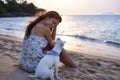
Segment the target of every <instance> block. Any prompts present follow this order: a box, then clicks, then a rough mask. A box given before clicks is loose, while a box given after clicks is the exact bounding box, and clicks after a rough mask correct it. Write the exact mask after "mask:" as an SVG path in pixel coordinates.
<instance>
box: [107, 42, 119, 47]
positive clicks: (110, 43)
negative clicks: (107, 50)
mask: <svg viewBox="0 0 120 80" xmlns="http://www.w3.org/2000/svg"><path fill="white" fill-rule="evenodd" d="M105 43H106V44H108V45H111V46H116V47H119V48H120V43H119V42H114V41H105Z"/></svg>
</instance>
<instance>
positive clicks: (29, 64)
mask: <svg viewBox="0 0 120 80" xmlns="http://www.w3.org/2000/svg"><path fill="white" fill-rule="evenodd" d="M61 21H62V18H61V16H60V15H59V14H58V13H57V12H56V11H49V12H45V13H44V14H42V15H41V16H39V17H38V18H37V19H36V20H34V21H33V22H32V23H30V24H29V25H28V26H27V29H26V32H25V36H24V40H23V45H22V51H21V56H20V58H19V65H20V67H21V68H22V69H23V70H25V71H28V72H34V71H35V69H36V66H37V64H38V63H39V61H40V60H41V59H42V58H43V56H44V55H45V54H46V53H45V52H46V51H48V50H50V49H52V48H53V46H54V44H53V40H54V39H55V36H56V28H57V25H58V24H59V23H60V22H61ZM60 61H61V62H63V63H64V64H65V66H67V67H71V68H74V67H76V65H75V64H74V63H73V61H72V60H71V58H70V55H69V54H68V53H66V51H65V50H64V49H63V50H62V52H61V54H60Z"/></svg>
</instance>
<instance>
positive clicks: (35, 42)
mask: <svg viewBox="0 0 120 80" xmlns="http://www.w3.org/2000/svg"><path fill="white" fill-rule="evenodd" d="M47 44H48V42H47V40H46V39H45V38H43V37H39V36H35V35H30V36H29V38H27V39H26V38H24V40H23V44H22V51H21V56H20V58H19V61H18V63H19V65H20V67H21V68H22V69H23V70H25V71H28V72H34V71H35V69H36V66H37V65H38V63H39V61H40V60H41V59H42V58H43V56H44V54H43V51H42V48H45V47H46V46H47Z"/></svg>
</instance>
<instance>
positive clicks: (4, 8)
mask: <svg viewBox="0 0 120 80" xmlns="http://www.w3.org/2000/svg"><path fill="white" fill-rule="evenodd" d="M39 11H45V9H42V8H37V7H36V6H35V5H34V4H33V3H27V1H26V0H19V1H18V0H4V1H2V0H0V17H24V16H33V15H34V14H35V13H36V12H39Z"/></svg>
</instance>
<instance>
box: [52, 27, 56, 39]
mask: <svg viewBox="0 0 120 80" xmlns="http://www.w3.org/2000/svg"><path fill="white" fill-rule="evenodd" d="M56 31H57V27H55V28H54V29H53V31H52V33H51V38H52V39H53V40H55V38H56Z"/></svg>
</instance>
